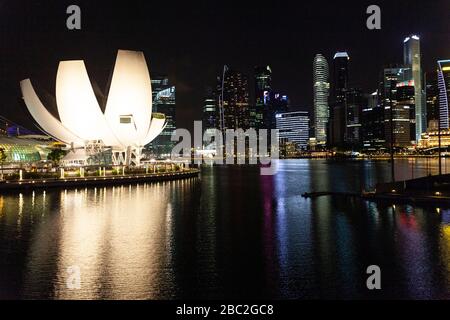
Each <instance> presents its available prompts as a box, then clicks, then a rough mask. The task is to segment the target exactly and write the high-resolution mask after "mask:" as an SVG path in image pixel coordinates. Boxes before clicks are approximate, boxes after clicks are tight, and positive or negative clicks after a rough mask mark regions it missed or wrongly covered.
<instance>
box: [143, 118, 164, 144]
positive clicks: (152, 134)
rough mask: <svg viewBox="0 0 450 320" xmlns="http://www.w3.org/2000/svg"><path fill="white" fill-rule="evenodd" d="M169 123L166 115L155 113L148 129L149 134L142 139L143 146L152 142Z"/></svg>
mask: <svg viewBox="0 0 450 320" xmlns="http://www.w3.org/2000/svg"><path fill="white" fill-rule="evenodd" d="M166 125H167V122H166V116H165V115H164V114H162V113H153V118H152V122H151V124H150V128H149V130H148V133H147V136H146V137H145V139H144V140H143V141H142V144H141V145H142V146H144V145H146V144H148V143H150V142H151V141H152V140H153V139H155V138H156V137H157V136H158V135H159V134H160V133H161V132H162V131H163V130H164V128H165V126H166Z"/></svg>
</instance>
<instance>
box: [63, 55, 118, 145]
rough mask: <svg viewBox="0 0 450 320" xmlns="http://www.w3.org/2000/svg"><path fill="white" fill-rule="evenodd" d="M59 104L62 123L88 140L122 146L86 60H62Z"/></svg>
mask: <svg viewBox="0 0 450 320" xmlns="http://www.w3.org/2000/svg"><path fill="white" fill-rule="evenodd" d="M56 103H57V106H58V112H59V117H60V119H61V122H62V123H63V124H64V126H66V127H67V128H68V129H69V130H70V131H72V132H74V133H75V134H77V135H78V136H80V137H82V138H83V139H85V140H98V139H101V140H103V142H104V143H105V144H106V145H119V144H120V143H119V142H118V141H117V138H116V137H115V136H114V134H113V132H112V131H111V129H110V128H109V127H108V124H107V122H106V119H105V117H104V115H103V113H102V111H101V110H100V107H99V105H98V101H97V98H96V97H95V94H94V90H93V89H92V85H91V82H90V80H89V76H88V74H87V71H86V67H85V65H84V62H83V61H82V60H73V61H61V62H60V63H59V67H58V73H57V76H56Z"/></svg>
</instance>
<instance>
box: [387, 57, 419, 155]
mask: <svg viewBox="0 0 450 320" xmlns="http://www.w3.org/2000/svg"><path fill="white" fill-rule="evenodd" d="M408 72H409V68H404V67H400V66H392V67H389V68H385V69H384V70H383V73H382V77H381V81H380V90H379V92H380V96H381V105H382V106H383V108H384V124H385V126H384V128H385V136H386V147H388V148H389V147H390V145H391V136H392V143H393V146H394V147H408V146H410V145H411V132H414V134H413V135H414V136H415V130H414V129H412V126H413V125H414V122H415V117H413V119H412V118H411V114H412V115H414V113H412V110H411V109H414V104H413V105H411V92H415V91H414V86H413V81H412V80H409V81H406V83H405V79H407V77H408V76H407V75H408ZM399 84H401V85H399ZM399 88H401V90H400V92H399V93H398V89H399ZM411 90H412V91H411ZM398 97H400V98H401V99H402V102H401V103H400V104H398V100H397V99H398ZM412 98H413V99H414V94H413V95H412ZM411 130H412V131H411ZM391 133H392V135H391Z"/></svg>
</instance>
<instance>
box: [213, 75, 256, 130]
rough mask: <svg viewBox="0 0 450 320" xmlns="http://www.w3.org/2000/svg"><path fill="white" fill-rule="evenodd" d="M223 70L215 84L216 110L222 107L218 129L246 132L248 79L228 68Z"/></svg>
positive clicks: (247, 125)
mask: <svg viewBox="0 0 450 320" xmlns="http://www.w3.org/2000/svg"><path fill="white" fill-rule="evenodd" d="M225 70H226V71H225V72H224V73H223V76H222V77H218V84H217V97H218V100H217V103H218V110H220V109H221V107H222V111H221V112H222V113H223V114H222V115H220V117H221V119H220V118H219V124H220V128H222V129H223V130H226V129H244V130H246V129H248V128H249V126H250V123H251V121H250V119H249V118H250V112H249V111H250V110H249V87H248V77H247V76H246V75H245V74H243V73H241V72H238V71H234V70H231V69H229V68H226V69H225ZM219 113H220V112H219Z"/></svg>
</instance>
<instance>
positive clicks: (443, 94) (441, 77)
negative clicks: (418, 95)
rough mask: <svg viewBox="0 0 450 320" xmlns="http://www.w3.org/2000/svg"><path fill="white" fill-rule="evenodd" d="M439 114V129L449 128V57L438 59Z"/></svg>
mask: <svg viewBox="0 0 450 320" xmlns="http://www.w3.org/2000/svg"><path fill="white" fill-rule="evenodd" d="M437 78H438V90H439V115H440V123H441V129H449V128H450V126H449V101H450V59H449V60H439V61H438V77H437Z"/></svg>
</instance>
